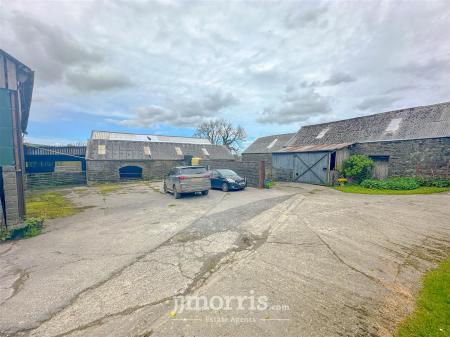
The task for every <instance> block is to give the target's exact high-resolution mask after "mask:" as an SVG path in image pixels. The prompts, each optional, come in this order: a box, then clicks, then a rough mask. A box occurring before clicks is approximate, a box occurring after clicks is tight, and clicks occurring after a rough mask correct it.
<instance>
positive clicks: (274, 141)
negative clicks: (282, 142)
mask: <svg viewBox="0 0 450 337" xmlns="http://www.w3.org/2000/svg"><path fill="white" fill-rule="evenodd" d="M277 141H278V138H275V139H274V140H273V141H272V143H270V144H269V145H268V146H267V148H268V149H271V148H272V147H273V146H274V145H275V143H276V142H277Z"/></svg>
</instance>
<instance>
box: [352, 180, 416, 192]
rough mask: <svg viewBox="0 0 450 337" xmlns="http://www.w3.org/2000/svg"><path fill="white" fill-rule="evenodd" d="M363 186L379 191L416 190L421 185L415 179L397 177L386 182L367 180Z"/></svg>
mask: <svg viewBox="0 0 450 337" xmlns="http://www.w3.org/2000/svg"><path fill="white" fill-rule="evenodd" d="M361 186H362V187H365V188H371V189H377V190H415V189H416V188H419V187H420V184H419V182H418V181H417V179H414V178H401V177H395V178H389V179H385V180H375V179H366V180H364V181H363V182H362V183H361Z"/></svg>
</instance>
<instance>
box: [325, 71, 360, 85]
mask: <svg viewBox="0 0 450 337" xmlns="http://www.w3.org/2000/svg"><path fill="white" fill-rule="evenodd" d="M354 81H356V78H355V77H353V76H352V75H350V74H345V73H336V74H333V75H331V76H330V78H329V79H327V80H326V81H324V82H323V83H322V85H325V86H326V85H331V86H332V85H338V84H341V83H349V82H354Z"/></svg>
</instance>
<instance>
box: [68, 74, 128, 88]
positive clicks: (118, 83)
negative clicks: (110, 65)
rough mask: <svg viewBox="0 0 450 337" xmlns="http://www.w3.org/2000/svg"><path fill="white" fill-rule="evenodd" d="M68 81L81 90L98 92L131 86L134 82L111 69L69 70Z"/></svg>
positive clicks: (70, 84)
mask: <svg viewBox="0 0 450 337" xmlns="http://www.w3.org/2000/svg"><path fill="white" fill-rule="evenodd" d="M65 80H66V83H67V84H68V85H69V86H71V87H73V88H75V89H76V90H78V91H80V92H98V91H107V90H114V89H121V88H126V87H131V86H132V85H133V83H132V82H131V81H130V79H129V78H128V77H126V76H125V75H123V74H121V73H119V72H116V71H113V70H109V69H90V68H88V69H86V68H81V69H77V70H75V71H68V72H67V73H66V75H65Z"/></svg>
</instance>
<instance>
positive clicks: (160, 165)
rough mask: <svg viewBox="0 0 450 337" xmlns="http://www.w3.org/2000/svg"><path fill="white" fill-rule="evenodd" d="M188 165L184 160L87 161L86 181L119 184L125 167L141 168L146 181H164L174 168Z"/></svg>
mask: <svg viewBox="0 0 450 337" xmlns="http://www.w3.org/2000/svg"><path fill="white" fill-rule="evenodd" d="M187 164H188V163H186V162H185V161H184V160H147V161H125V160H87V161H86V179H87V183H88V184H94V183H107V182H118V181H119V180H120V174H119V169H120V168H121V167H124V166H138V167H141V168H142V176H143V179H145V180H151V179H162V178H163V177H164V176H165V175H166V174H167V173H168V172H169V170H170V169H171V168H172V167H175V166H181V165H187Z"/></svg>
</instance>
